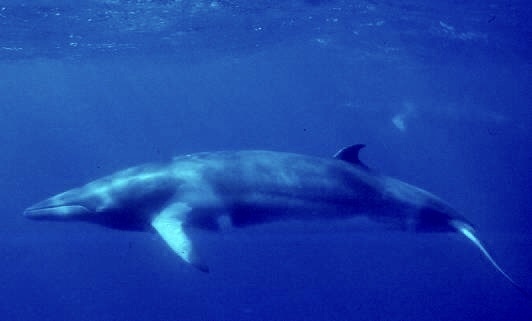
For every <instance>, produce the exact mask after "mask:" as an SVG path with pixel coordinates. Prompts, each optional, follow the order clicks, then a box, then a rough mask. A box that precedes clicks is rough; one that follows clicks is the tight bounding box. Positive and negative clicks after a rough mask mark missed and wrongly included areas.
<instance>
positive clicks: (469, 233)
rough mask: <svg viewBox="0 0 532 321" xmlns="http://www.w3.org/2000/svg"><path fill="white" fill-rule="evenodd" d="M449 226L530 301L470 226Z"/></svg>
mask: <svg viewBox="0 0 532 321" xmlns="http://www.w3.org/2000/svg"><path fill="white" fill-rule="evenodd" d="M450 225H451V226H452V227H454V228H455V229H456V231H458V232H460V233H461V234H462V235H464V236H465V237H467V238H468V239H469V240H470V241H471V242H472V243H473V244H475V246H476V247H477V248H478V249H479V250H480V252H482V254H484V257H486V258H487V259H488V261H489V262H490V263H491V265H493V267H494V268H495V269H497V271H499V273H501V274H502V275H503V276H504V277H505V278H506V279H507V280H508V281H510V283H512V285H513V286H515V287H516V288H517V289H518V290H519V291H521V293H523V294H524V295H525V296H527V297H528V298H529V299H532V296H531V294H530V293H529V292H528V291H527V290H526V289H525V288H523V287H522V286H521V285H519V284H518V283H517V282H515V281H514V280H513V279H512V278H511V277H510V275H508V273H506V272H505V271H504V270H503V269H502V268H501V267H500V266H499V264H497V262H496V261H495V260H494V259H493V257H492V256H491V254H490V253H489V252H488V250H486V248H485V247H484V245H483V244H482V242H480V240H479V239H478V238H477V237H476V235H475V231H474V229H473V227H471V225H469V224H467V223H466V222H463V221H460V220H452V221H451V222H450Z"/></svg>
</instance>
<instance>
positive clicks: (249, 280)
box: [0, 0, 532, 320]
mask: <svg viewBox="0 0 532 321" xmlns="http://www.w3.org/2000/svg"><path fill="white" fill-rule="evenodd" d="M443 2H444V1H419V0H418V1H413V0H412V1H401V3H400V4H398V1H370V0H367V1H326V0H323V1H316V0H313V1H311V0H307V1H303V0H297V1H296V0H293V1H266V0H264V1H240V0H235V1H229V0H228V1H222V0H220V1H186V0H183V1H177V0H176V1H171V0H167V1H163V0H160V1H155V0H154V1H141V0H139V1H121V0H107V1H103V0H93V1H89V0H86V1H48V0H38V1H26V2H25V1H14V0H8V1H4V2H3V3H2V4H0V28H1V30H2V32H1V33H0V75H1V76H0V146H1V147H2V150H1V153H0V177H1V179H0V193H1V194H0V195H1V196H0V199H1V200H2V205H3V206H2V207H3V211H2V212H3V215H2V217H3V220H2V224H0V233H1V234H0V237H1V243H2V247H1V248H0V266H1V268H0V271H1V273H0V298H1V300H0V320H532V303H531V301H530V300H527V299H526V298H524V297H523V295H521V293H519V292H518V291H517V290H516V289H515V288H513V287H512V286H511V285H510V284H509V283H508V282H507V281H506V280H505V279H504V278H503V277H501V276H500V275H499V274H498V273H497V272H496V271H495V270H494V269H493V268H492V267H491V266H490V265H489V264H488V263H487V261H486V260H485V259H484V258H483V257H482V256H481V254H480V253H479V252H478V251H477V250H476V249H475V248H474V247H473V246H472V245H470V244H469V243H468V242H467V241H466V240H465V239H464V238H463V237H460V236H459V235H448V234H409V233H403V232H390V231H380V232H375V231H366V232H365V231H360V232H359V233H346V232H341V233H296V234H292V235H290V234H287V235H283V234H274V235H267V234H264V235H263V234H260V235H249V234H246V233H245V231H242V232H236V233H234V234H232V235H222V236H220V235H206V236H205V240H204V241H203V242H202V244H201V247H202V253H203V255H204V256H205V257H208V258H209V263H210V265H211V270H212V272H211V273H210V274H209V275H205V274H203V273H200V272H197V271H196V270H194V269H192V268H190V267H188V266H186V265H185V264H183V263H182V262H181V261H180V260H179V259H178V258H177V257H176V256H175V255H174V254H172V253H171V252H170V250H169V249H168V248H167V246H166V245H165V244H163V242H162V241H161V240H160V239H159V238H158V236H157V235H155V234H150V233H138V232H120V231H114V230H106V229H102V228H100V227H97V226H93V225H89V224H84V223H79V224H76V223H44V222H42V223H40V222H34V221H29V220H26V219H24V218H23V217H22V216H21V214H22V211H23V210H24V208H25V207H27V206H29V205H31V204H33V203H35V202H36V201H39V200H41V199H43V198H45V197H47V196H50V195H53V194H55V193H58V192H61V191H63V190H66V189H68V188H71V187H74V186H77V185H80V184H83V183H85V182H87V181H89V180H92V179H95V178H98V177H100V176H103V175H106V174H109V173H111V172H113V171H115V170H119V169H122V168H126V167H128V166H132V165H136V164H139V163H143V162H151V161H163V160H167V159H169V158H171V157H172V156H174V155H179V154H183V153H189V152H196V151H209V150H220V149H273V150H282V151H292V152H299V153H305V154H312V155H317V156H323V157H327V156H328V155H332V154H334V152H336V150H337V149H339V148H341V147H343V146H345V145H350V144H354V143H365V144H367V146H368V147H367V148H366V149H365V150H364V152H363V154H362V158H363V159H364V161H365V162H366V163H367V164H369V165H370V166H371V167H374V168H377V169H379V170H380V171H382V172H384V173H386V174H389V175H392V176H396V177H399V178H401V179H403V180H405V181H407V182H410V183H413V184H415V185H418V186H421V187H423V188H426V189H428V190H430V191H432V192H434V193H435V194H437V195H440V196H441V197H443V198H444V199H446V200H448V201H449V202H450V203H451V204H453V206H454V207H455V208H457V209H458V210H460V211H461V212H462V213H464V216H466V217H467V218H468V219H469V220H470V221H472V222H474V224H475V226H476V229H477V231H478V233H479V236H480V237H481V238H482V239H483V241H484V242H485V243H486V245H487V246H488V247H489V248H490V249H491V251H492V252H493V254H494V256H495V258H496V259H497V260H498V261H499V262H500V264H501V265H502V266H503V267H504V268H505V269H506V270H507V271H508V272H509V273H510V274H511V275H512V276H513V277H514V278H515V279H516V281H517V282H519V283H521V284H522V285H523V286H524V287H525V288H528V289H532V277H531V273H532V255H531V252H530V248H531V247H532V236H531V234H530V230H532V219H531V216H530V214H531V210H530V208H531V206H530V196H531V195H532V184H531V181H532V175H531V171H530V164H531V161H532V134H531V128H532V109H531V106H532V94H531V93H532V91H531V88H532V80H531V76H530V75H531V71H532V67H531V66H532V65H531V59H532V49H531V48H532V46H531V41H530V39H532V37H531V35H532V24H531V23H530V21H531V18H532V9H531V8H532V6H531V5H530V4H529V2H528V1H511V2H510V1H502V0H494V1H489V2H486V1H467V3H463V1H447V2H445V3H443Z"/></svg>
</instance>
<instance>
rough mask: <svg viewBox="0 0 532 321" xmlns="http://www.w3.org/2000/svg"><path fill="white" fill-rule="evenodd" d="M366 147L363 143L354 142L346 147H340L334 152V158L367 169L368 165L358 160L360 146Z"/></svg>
mask: <svg viewBox="0 0 532 321" xmlns="http://www.w3.org/2000/svg"><path fill="white" fill-rule="evenodd" d="M364 147H366V145H364V144H356V145H352V146H348V147H344V148H342V149H340V150H339V151H338V152H337V153H336V154H334V158H336V159H341V160H343V161H344V162H348V163H351V164H353V165H356V166H359V167H361V168H363V169H365V170H369V167H368V166H367V165H366V164H364V163H362V162H361V161H360V158H358V154H359V153H360V150H361V149H362V148H364Z"/></svg>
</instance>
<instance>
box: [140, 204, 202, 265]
mask: <svg viewBox="0 0 532 321" xmlns="http://www.w3.org/2000/svg"><path fill="white" fill-rule="evenodd" d="M190 210H191V208H190V207H189V206H188V205H187V204H185V203H174V204H172V205H170V206H168V207H166V208H165V209H164V210H163V211H162V212H161V213H159V215H157V216H156V217H155V218H154V219H153V221H152V222H151V225H152V226H153V228H154V229H155V230H156V231H157V232H158V233H159V235H161V237H162V238H163V240H165V241H166V243H167V244H168V246H170V248H171V249H172V250H173V251H174V252H175V253H176V254H177V255H179V257H180V258H181V259H183V261H185V262H187V263H189V264H191V265H193V266H194V267H196V268H198V269H199V270H201V271H203V272H208V270H209V269H208V267H207V266H206V265H204V264H201V263H200V262H199V260H198V257H197V255H196V253H195V250H194V246H193V245H192V241H191V240H190V238H189V237H188V235H187V233H186V231H185V226H184V223H185V216H186V214H187V213H189V212H190Z"/></svg>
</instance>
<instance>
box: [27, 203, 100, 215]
mask: <svg viewBox="0 0 532 321" xmlns="http://www.w3.org/2000/svg"><path fill="white" fill-rule="evenodd" d="M74 212H77V213H82V212H85V213H90V212H91V211H90V210H89V209H88V208H87V207H85V206H83V205H50V206H30V207H28V208H27V209H25V210H24V216H27V217H39V216H48V215H57V216H61V215H65V216H66V215H68V214H71V213H74Z"/></svg>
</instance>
